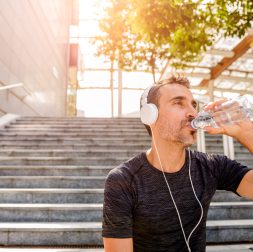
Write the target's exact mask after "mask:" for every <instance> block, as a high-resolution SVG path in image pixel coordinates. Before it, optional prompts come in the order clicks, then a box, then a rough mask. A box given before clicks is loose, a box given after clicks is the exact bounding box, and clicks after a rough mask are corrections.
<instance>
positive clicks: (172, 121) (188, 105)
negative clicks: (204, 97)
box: [155, 84, 197, 146]
mask: <svg viewBox="0 0 253 252" xmlns="http://www.w3.org/2000/svg"><path fill="white" fill-rule="evenodd" d="M159 92H160V98H159V116H158V119H157V122H156V123H155V127H156V129H157V132H158V134H159V137H160V138H162V139H163V140H166V141H172V142H175V143H178V144H183V145H184V146H189V145H192V144H193V143H194V142H195V141H196V130H194V129H193V128H192V127H191V126H190V121H191V120H192V119H193V118H194V117H196V115H197V111H196V106H197V103H196V101H195V100H194V98H193V96H192V93H191V92H190V90H189V89H188V88H186V87H184V86H182V85H179V84H172V85H165V86H163V87H161V88H160V90H159Z"/></svg>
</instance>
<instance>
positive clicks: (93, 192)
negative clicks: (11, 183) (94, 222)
mask: <svg viewBox="0 0 253 252" xmlns="http://www.w3.org/2000/svg"><path fill="white" fill-rule="evenodd" d="M103 198H104V190H103V189H89V188H87V189H76V188H75V189H63V188H60V189H59V188H0V202H1V203H2V204H3V203H48V204H51V203H55V204H57V203H61V204H65V203H69V204H70V203H102V202H103Z"/></svg>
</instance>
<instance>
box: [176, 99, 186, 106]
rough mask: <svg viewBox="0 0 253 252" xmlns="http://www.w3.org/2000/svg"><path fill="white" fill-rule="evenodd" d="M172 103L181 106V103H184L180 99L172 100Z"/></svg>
mask: <svg viewBox="0 0 253 252" xmlns="http://www.w3.org/2000/svg"><path fill="white" fill-rule="evenodd" d="M174 104H176V105H180V106H183V105H184V104H183V102H182V101H180V100H177V101H175V102H174Z"/></svg>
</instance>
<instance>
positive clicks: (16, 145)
mask: <svg viewBox="0 0 253 252" xmlns="http://www.w3.org/2000/svg"><path fill="white" fill-rule="evenodd" d="M0 148H1V149H8V150H12V149H24V150H25V149H36V150H38V149H47V150H57V149H59V144H51V143H38V144H36V143H34V142H29V143H26V142H14V141H12V142H6V143H4V144H0ZM60 148H61V149H62V150H63V149H64V150H89V151H96V150H99V151H100V150H105V149H106V150H146V149H148V148H150V144H140V143H132V144H128V143H126V144H115V143H114V141H112V142H111V144H105V143H98V144H68V143H67V144H62V145H61V146H60Z"/></svg>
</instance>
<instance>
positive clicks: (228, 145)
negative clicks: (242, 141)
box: [222, 135, 235, 159]
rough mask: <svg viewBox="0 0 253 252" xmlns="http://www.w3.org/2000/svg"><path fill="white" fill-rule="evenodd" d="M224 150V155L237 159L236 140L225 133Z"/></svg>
mask: <svg viewBox="0 0 253 252" xmlns="http://www.w3.org/2000/svg"><path fill="white" fill-rule="evenodd" d="M222 138H223V150H224V155H226V156H227V157H229V158H230V159H235V150H234V141H233V138H232V137H230V136H227V135H223V136H222Z"/></svg>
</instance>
